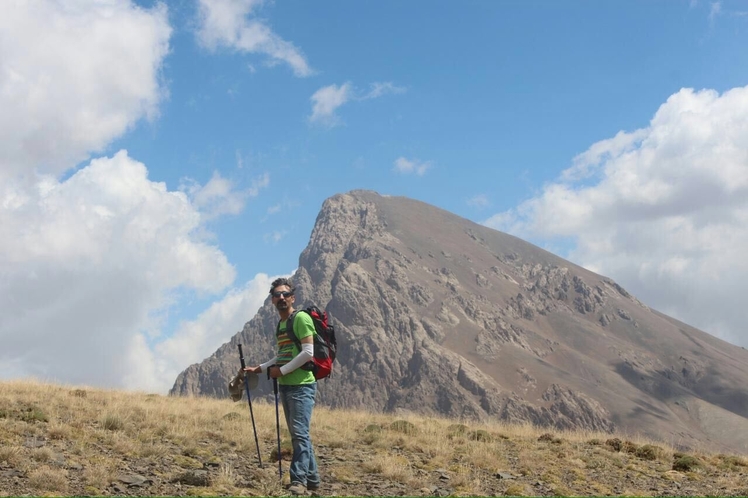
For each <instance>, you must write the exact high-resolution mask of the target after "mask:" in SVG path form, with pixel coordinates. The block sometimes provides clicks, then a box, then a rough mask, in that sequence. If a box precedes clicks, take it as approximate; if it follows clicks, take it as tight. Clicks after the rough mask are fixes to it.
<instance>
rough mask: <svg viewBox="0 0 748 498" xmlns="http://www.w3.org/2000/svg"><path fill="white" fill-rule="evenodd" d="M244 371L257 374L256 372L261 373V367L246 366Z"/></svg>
mask: <svg viewBox="0 0 748 498" xmlns="http://www.w3.org/2000/svg"><path fill="white" fill-rule="evenodd" d="M244 371H245V372H249V373H253V374H258V373H262V367H260V365H257V366H256V367H246V368H245V369H244Z"/></svg>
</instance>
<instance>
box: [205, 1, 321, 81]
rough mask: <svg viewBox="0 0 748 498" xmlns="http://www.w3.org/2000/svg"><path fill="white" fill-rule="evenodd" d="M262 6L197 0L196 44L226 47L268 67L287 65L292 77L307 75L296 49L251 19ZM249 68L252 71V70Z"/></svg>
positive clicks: (304, 64) (307, 71)
mask: <svg viewBox="0 0 748 498" xmlns="http://www.w3.org/2000/svg"><path fill="white" fill-rule="evenodd" d="M262 3H263V0H199V20H198V22H199V26H198V31H197V36H198V40H199V41H200V43H201V44H202V45H203V46H204V47H206V48H208V49H210V50H216V49H218V48H220V47H226V48H230V49H234V50H238V51H241V52H247V53H258V54H263V55H267V56H268V57H270V59H271V62H272V63H279V62H282V63H286V64H288V65H289V66H290V67H291V69H292V70H293V72H294V74H295V75H296V76H309V75H311V74H312V69H311V67H309V64H308V62H307V60H306V58H305V57H304V55H303V54H302V53H301V51H300V50H299V49H298V48H296V47H295V46H294V45H293V44H292V43H291V42H288V41H286V40H284V39H282V38H281V37H280V36H278V35H277V34H275V33H274V32H273V30H272V29H270V28H269V27H268V26H267V25H266V24H265V23H263V22H262V21H260V20H259V19H257V18H254V17H252V13H253V11H254V10H255V9H257V8H258V7H259V6H260V5H261V4H262ZM250 68H251V69H250V70H251V71H254V67H252V66H250Z"/></svg>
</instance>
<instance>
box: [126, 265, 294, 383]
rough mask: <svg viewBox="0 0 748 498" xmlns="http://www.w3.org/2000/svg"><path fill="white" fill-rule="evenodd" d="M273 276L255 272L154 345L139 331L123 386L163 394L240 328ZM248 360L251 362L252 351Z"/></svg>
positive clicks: (263, 296)
mask: <svg viewBox="0 0 748 498" xmlns="http://www.w3.org/2000/svg"><path fill="white" fill-rule="evenodd" d="M282 276H286V277H288V276H289V275H282ZM276 278H277V276H275V277H271V276H268V275H266V274H264V273H259V274H257V275H255V277H254V278H253V279H252V280H250V281H249V282H247V283H246V284H245V285H244V286H243V287H242V288H234V289H231V290H229V291H228V292H227V293H226V295H225V296H224V297H223V298H222V299H221V300H219V301H216V302H214V303H213V304H212V305H211V306H210V307H209V308H208V309H207V310H205V311H204V312H202V313H201V314H200V315H199V316H198V317H197V318H196V319H195V320H192V321H187V322H183V323H181V324H180V325H179V327H178V328H177V331H176V332H175V333H174V335H173V336H171V337H169V338H168V339H166V340H164V341H162V342H159V343H157V344H156V345H154V346H149V341H148V339H147V338H146V336H145V335H144V334H142V333H140V334H136V335H134V336H132V338H131V341H130V345H131V347H130V350H129V351H130V360H129V361H130V363H131V364H132V365H133V369H132V371H131V373H130V374H129V375H128V376H127V377H126V378H125V383H126V385H127V386H128V387H136V388H138V389H145V390H149V391H155V392H162V393H165V392H166V391H167V390H168V389H170V388H171V387H172V385H173V384H174V380H175V379H176V378H177V376H178V375H179V373H180V372H181V371H182V370H184V368H185V367H186V366H187V365H190V364H192V363H197V362H200V361H202V360H204V359H205V358H207V357H208V356H210V355H211V354H212V353H213V352H215V351H216V350H217V349H218V348H219V347H220V346H221V345H222V344H224V343H226V342H227V341H228V340H229V339H230V338H231V337H232V336H233V335H234V334H236V333H237V332H239V331H241V330H242V328H243V327H244V324H245V323H246V322H247V321H249V320H250V319H251V318H252V317H253V316H254V315H255V314H256V313H257V310H258V309H259V308H260V307H261V306H262V304H263V303H264V302H265V299H266V298H267V296H268V289H270V284H271V282H272V281H273V280H275V279H276ZM247 359H248V360H250V361H252V358H251V354H250V355H248V357H247ZM257 360H259V358H254V361H257Z"/></svg>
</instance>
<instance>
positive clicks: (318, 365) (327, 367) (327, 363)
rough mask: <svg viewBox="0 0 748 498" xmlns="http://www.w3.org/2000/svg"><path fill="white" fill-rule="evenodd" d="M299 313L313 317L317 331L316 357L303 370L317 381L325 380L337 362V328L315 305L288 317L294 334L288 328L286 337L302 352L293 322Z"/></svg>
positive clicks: (325, 313) (315, 337) (315, 335)
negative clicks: (311, 374)
mask: <svg viewBox="0 0 748 498" xmlns="http://www.w3.org/2000/svg"><path fill="white" fill-rule="evenodd" d="M299 312H303V313H307V314H309V316H311V317H312V322H314V329H315V331H316V333H315V334H314V356H313V357H312V359H311V360H310V361H309V362H308V363H306V364H305V365H303V366H302V367H301V368H302V369H304V370H309V371H311V372H312V373H314V378H315V379H317V380H319V379H324V378H325V377H328V376H329V375H330V374H332V364H333V362H334V361H335V356H336V353H337V348H338V343H337V340H336V339H335V327H333V325H332V323H330V321H329V317H328V316H327V312H326V311H322V310H320V309H319V308H317V307H316V306H314V305H311V306H307V307H306V308H303V309H298V310H296V311H294V312H293V313H292V314H291V316H289V317H288V320H289V321H288V322H286V323H290V324H291V327H290V329H291V331H292V332H291V333H290V334H289V333H288V331H289V327H288V326H287V327H286V335H287V336H288V338H289V339H291V340H292V341H293V342H294V343H295V344H296V347H297V348H298V349H299V351H301V341H300V340H299V339H298V337H296V334H295V333H294V332H293V322H294V319H295V318H296V314H297V313H299ZM278 328H280V324H278Z"/></svg>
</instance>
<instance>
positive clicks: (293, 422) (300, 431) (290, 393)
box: [278, 383, 319, 486]
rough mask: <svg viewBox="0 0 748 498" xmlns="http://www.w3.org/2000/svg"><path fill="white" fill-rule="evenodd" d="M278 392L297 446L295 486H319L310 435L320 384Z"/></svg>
mask: <svg viewBox="0 0 748 498" xmlns="http://www.w3.org/2000/svg"><path fill="white" fill-rule="evenodd" d="M278 392H279V393H280V399H281V403H282V404H283V414H284V415H285V416H286V425H287V426H288V431H289V432H290V433H291V443H292V444H293V457H292V458H291V483H301V484H303V485H304V486H318V485H319V471H318V470H317V459H316V458H315V457H314V448H313V447H312V439H311V437H310V436H309V426H310V424H311V422H312V408H313V407H314V396H315V395H316V394H317V384H316V383H313V384H301V385H298V386H278Z"/></svg>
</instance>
